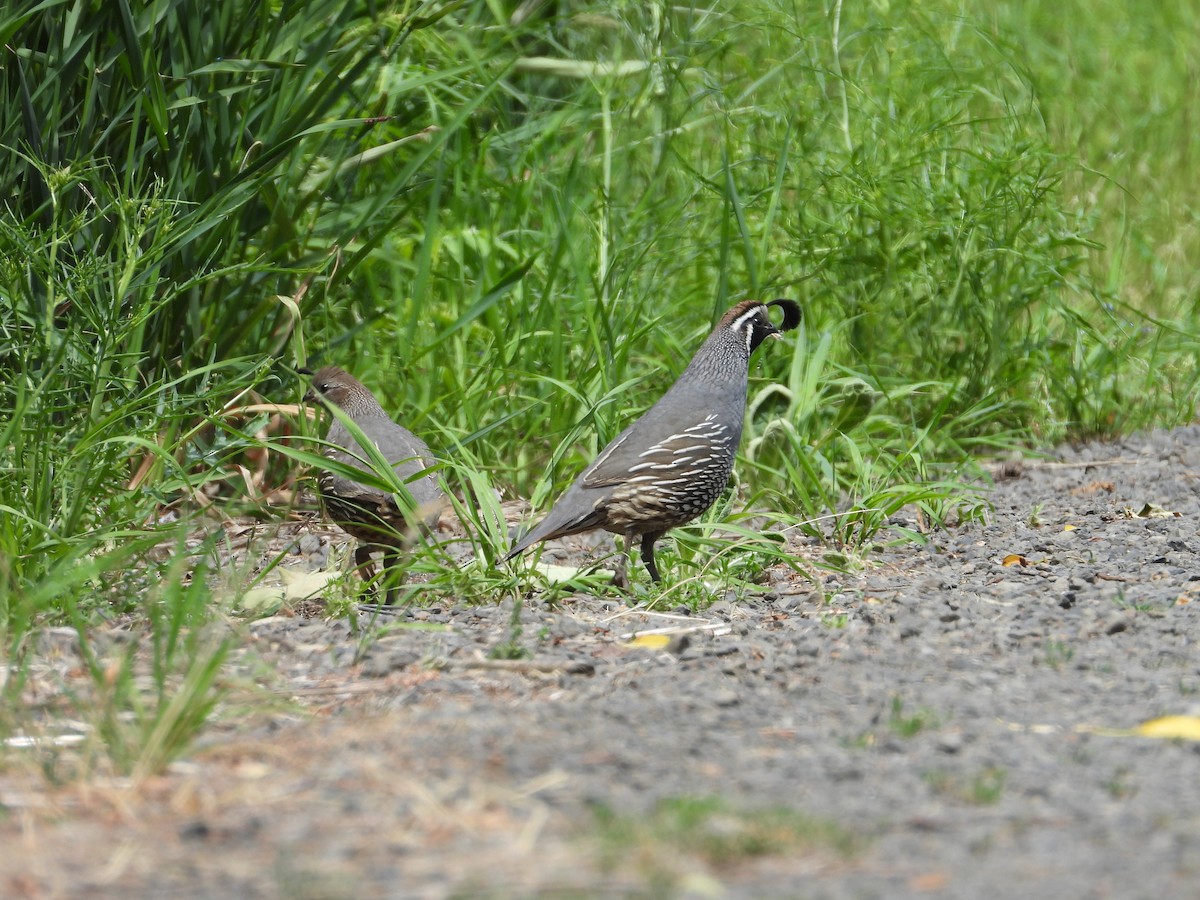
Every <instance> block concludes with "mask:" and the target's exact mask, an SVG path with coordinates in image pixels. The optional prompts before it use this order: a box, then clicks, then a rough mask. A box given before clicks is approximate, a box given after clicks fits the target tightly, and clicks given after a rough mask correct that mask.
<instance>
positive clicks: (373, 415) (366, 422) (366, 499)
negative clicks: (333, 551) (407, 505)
mask: <svg viewBox="0 0 1200 900" xmlns="http://www.w3.org/2000/svg"><path fill="white" fill-rule="evenodd" d="M302 371H304V370H302ZM318 396H321V397H324V398H325V399H326V400H327V401H329V402H330V403H333V404H335V405H337V406H339V407H341V409H342V411H343V412H345V413H346V415H347V416H349V417H350V418H351V419H352V420H353V421H354V423H355V424H356V425H358V427H359V428H360V429H362V432H363V434H364V435H365V436H366V437H368V438H370V439H371V440H372V441H373V442H374V443H375V446H376V447H378V448H379V452H380V453H382V454H383V456H384V458H386V459H387V460H389V461H391V462H392V465H393V468H394V469H395V470H396V474H397V475H398V476H399V477H400V479H401V480H402V481H404V482H405V487H407V488H408V491H409V493H411V494H412V497H413V500H414V501H416V504H417V510H416V515H417V517H419V518H421V519H423V520H424V522H425V525H426V526H428V527H432V526H433V525H434V524H436V522H437V519H438V516H439V515H440V514H441V512H442V510H443V509H444V508H445V506H446V505H447V499H446V494H445V492H444V491H443V490H442V488H441V486H440V485H439V484H438V481H437V478H436V477H434V475H433V474H432V473H430V474H428V475H425V476H423V477H421V478H416V479H414V480H411V481H410V480H409V479H410V478H412V477H413V476H414V475H416V474H417V473H418V472H420V471H421V470H423V469H426V468H428V467H429V466H431V465H432V464H433V454H432V453H431V452H430V450H429V447H428V446H426V444H425V442H424V441H422V440H421V439H420V438H419V437H417V436H416V435H415V434H413V433H412V432H410V431H409V430H408V429H406V428H401V427H400V426H399V425H397V424H396V423H395V422H393V421H392V420H391V418H390V417H389V416H388V414H387V413H386V412H384V411H383V407H382V406H380V405H379V401H378V400H376V399H375V395H374V394H372V393H371V392H370V391H369V390H367V388H366V387H364V386H363V384H362V383H361V382H359V381H358V380H357V379H356V378H354V377H353V376H351V375H349V374H348V373H346V372H345V371H343V370H342V369H339V368H337V367H336V366H326V367H325V368H323V369H318V370H317V371H316V372H314V373H312V389H311V390H310V391H309V392H308V393H307V394H306V395H305V398H304V399H305V400H309V401H312V400H315V399H316V398H317V397H318ZM325 440H326V441H328V442H329V444H331V445H334V446H328V447H326V448H325V455H326V456H327V457H329V458H330V459H334V460H337V461H338V462H341V463H345V464H346V465H350V466H353V467H354V468H356V469H359V470H361V471H364V472H368V471H370V468H371V467H370V462H369V459H368V457H367V455H366V453H365V451H364V450H363V448H362V446H361V445H360V444H359V443H358V442H357V441H356V440H354V438H353V437H352V435H351V434H350V431H349V429H347V428H346V426H345V425H343V424H342V423H341V422H340V421H338V420H337V419H334V420H333V424H331V425H330V426H329V433H328V434H327V435H326V437H325ZM318 486H319V489H320V493H321V500H322V502H323V504H324V506H325V514H326V515H327V516H328V517H329V518H330V519H331V520H332V521H334V522H336V523H337V524H338V525H340V526H342V528H343V529H345V530H346V531H347V532H349V533H350V534H351V535H353V536H354V537H356V538H358V540H359V541H360V543H359V546H358V548H357V549H356V550H355V552H354V562H355V565H356V567H357V568H359V569H360V570H361V571H362V573H363V577H365V578H369V577H370V576H371V574H372V571H373V567H372V565H371V553H372V551H374V550H376V549H380V550H383V552H384V565H385V566H387V565H390V564H391V562H392V561H394V560H395V559H396V558H398V557H399V552H400V550H402V549H403V548H404V545H405V543H406V541H407V540H408V539H410V538H411V536H412V535H411V531H412V529H411V527H410V525H409V522H411V521H412V518H411V517H410V518H408V519H406V518H405V515H404V512H403V511H402V510H401V509H400V507H399V506H398V505H397V504H396V498H395V495H393V494H391V493H389V492H387V491H384V490H381V489H379V488H377V487H373V486H371V485H366V484H362V483H361V482H358V481H355V480H353V479H351V478H347V477H345V476H343V475H339V474H336V473H334V472H322V473H321V477H320V480H319V482H318Z"/></svg>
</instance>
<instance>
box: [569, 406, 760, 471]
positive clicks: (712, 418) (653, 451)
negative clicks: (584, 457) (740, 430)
mask: <svg viewBox="0 0 1200 900" xmlns="http://www.w3.org/2000/svg"><path fill="white" fill-rule="evenodd" d="M655 424H659V423H655V422H653V421H650V420H649V414H648V415H647V417H646V418H643V419H641V420H639V421H637V422H634V423H633V425H631V426H630V427H629V428H627V429H625V431H623V432H621V434H619V435H618V436H617V437H616V439H615V440H614V441H613V442H612V443H611V444H609V445H608V446H607V447H605V448H604V450H603V451H601V453H600V455H599V456H598V457H597V458H596V461H595V462H594V463H592V466H591V468H589V469H588V470H587V471H586V472H585V473H584V474H583V477H582V478H581V479H580V481H581V482H582V483H583V485H585V486H586V487H591V488H596V487H606V486H610V485H614V484H627V483H630V482H634V483H636V482H638V481H645V482H654V481H662V480H663V479H667V478H671V477H672V474H673V473H679V474H678V477H681V478H686V477H687V473H688V472H689V471H696V470H697V469H702V468H703V467H704V466H705V465H707V464H708V463H709V462H711V460H712V458H713V456H714V455H718V454H720V455H726V454H728V453H729V452H730V451H729V447H730V445H731V443H733V441H735V440H736V437H735V436H734V435H732V434H731V432H730V429H729V426H728V424H726V423H723V422H721V421H719V417H718V415H717V414H716V413H715V412H710V413H708V414H707V415H705V416H703V417H702V418H700V419H699V420H694V421H692V422H690V423H688V422H686V421H682V422H681V421H678V420H676V421H674V422H670V421H663V422H661V424H659V427H657V428H656V427H654V425H655ZM738 437H740V435H738Z"/></svg>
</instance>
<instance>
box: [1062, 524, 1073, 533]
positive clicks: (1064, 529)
mask: <svg viewBox="0 0 1200 900" xmlns="http://www.w3.org/2000/svg"><path fill="white" fill-rule="evenodd" d="M1074 530H1075V526H1074V525H1071V524H1070V523H1068V524H1066V525H1064V526H1063V531H1074Z"/></svg>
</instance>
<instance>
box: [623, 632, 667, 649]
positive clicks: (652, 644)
mask: <svg viewBox="0 0 1200 900" xmlns="http://www.w3.org/2000/svg"><path fill="white" fill-rule="evenodd" d="M669 643H671V636H670V635H669V634H639V635H638V636H637V637H635V638H634V639H633V640H632V641H630V642H629V644H628V646H630V647H644V648H646V649H647V650H662V649H664V648H665V647H666V646H667V644H669Z"/></svg>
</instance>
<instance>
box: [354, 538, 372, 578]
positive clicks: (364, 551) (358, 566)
mask: <svg viewBox="0 0 1200 900" xmlns="http://www.w3.org/2000/svg"><path fill="white" fill-rule="evenodd" d="M374 549H375V547H374V546H372V545H371V544H359V545H358V547H357V548H356V549H355V551H354V569H355V571H357V572H358V574H359V576H360V577H361V578H362V580H363V581H370V580H371V578H372V577H374V575H375V564H374V563H373V562H371V551H373V550H374Z"/></svg>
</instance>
